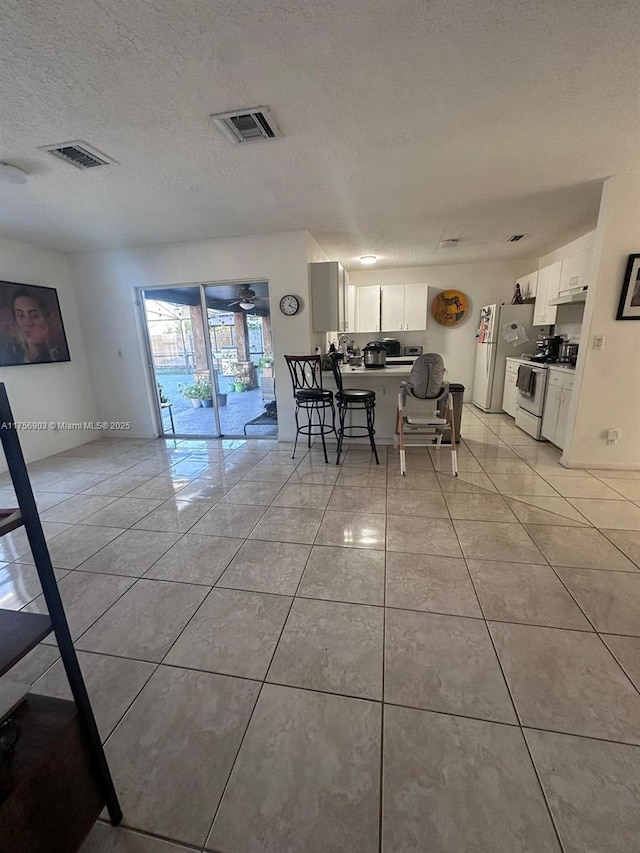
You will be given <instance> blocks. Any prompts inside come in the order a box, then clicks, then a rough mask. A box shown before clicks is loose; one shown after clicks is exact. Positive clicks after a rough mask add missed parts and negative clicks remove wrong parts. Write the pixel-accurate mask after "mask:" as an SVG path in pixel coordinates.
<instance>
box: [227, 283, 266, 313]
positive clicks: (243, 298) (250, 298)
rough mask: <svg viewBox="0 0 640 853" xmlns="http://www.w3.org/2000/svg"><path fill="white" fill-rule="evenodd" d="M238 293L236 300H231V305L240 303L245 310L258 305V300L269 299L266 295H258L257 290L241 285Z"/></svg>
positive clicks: (264, 300)
mask: <svg viewBox="0 0 640 853" xmlns="http://www.w3.org/2000/svg"><path fill="white" fill-rule="evenodd" d="M236 295H237V297H238V298H237V299H236V300H235V301H234V302H230V303H229V307H231V306H232V305H239V306H240V307H241V308H242V309H243V311H251V309H252V308H255V307H256V303H257V302H268V301H269V300H268V298H267V297H265V296H256V292H255V290H252V289H251V288H250V287H241V288H240V290H239V291H238V293H237V294H236Z"/></svg>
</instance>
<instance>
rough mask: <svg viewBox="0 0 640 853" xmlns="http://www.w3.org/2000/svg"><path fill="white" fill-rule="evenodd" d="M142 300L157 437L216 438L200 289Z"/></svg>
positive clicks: (162, 291) (171, 290)
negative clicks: (158, 423)
mask: <svg viewBox="0 0 640 853" xmlns="http://www.w3.org/2000/svg"><path fill="white" fill-rule="evenodd" d="M142 301H143V305H144V313H145V319H146V325H147V338H148V342H149V353H150V359H151V369H152V373H153V381H154V385H155V388H156V390H157V406H158V410H159V416H160V421H161V423H162V433H163V435H178V436H201V437H217V436H219V435H220V423H219V418H218V416H217V405H216V397H215V394H214V393H213V391H214V388H215V377H214V376H213V373H212V369H211V358H210V354H209V347H208V337H207V335H206V333H205V325H204V321H203V317H204V312H203V307H202V288H201V287H200V286H199V285H192V286H185V287H160V288H156V289H153V290H145V291H143V292H142Z"/></svg>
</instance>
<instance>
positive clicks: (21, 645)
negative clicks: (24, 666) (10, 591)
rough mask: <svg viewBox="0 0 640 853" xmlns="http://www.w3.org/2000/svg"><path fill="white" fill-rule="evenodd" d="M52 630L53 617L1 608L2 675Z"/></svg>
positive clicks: (0, 672)
mask: <svg viewBox="0 0 640 853" xmlns="http://www.w3.org/2000/svg"><path fill="white" fill-rule="evenodd" d="M51 631H52V627H51V619H50V618H49V617H48V616H46V615H44V614H42V613H24V612H23V611H19V610H2V609H0V637H2V644H1V645H0V676H2V675H4V674H5V672H7V671H8V670H9V669H11V667H12V666H14V665H15V664H16V663H18V661H19V660H20V658H23V657H24V656H25V655H26V654H27V653H28V652H30V651H31V649H33V648H35V646H37V645H38V643H39V642H40V641H41V640H43V639H44V638H45V637H46V636H47V634H50V633H51Z"/></svg>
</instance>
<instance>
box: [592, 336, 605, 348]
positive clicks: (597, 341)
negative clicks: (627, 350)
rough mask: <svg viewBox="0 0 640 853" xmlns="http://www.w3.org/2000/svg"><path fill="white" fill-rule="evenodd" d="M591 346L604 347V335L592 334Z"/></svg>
mask: <svg viewBox="0 0 640 853" xmlns="http://www.w3.org/2000/svg"><path fill="white" fill-rule="evenodd" d="M593 348H594V349H604V335H594V338H593Z"/></svg>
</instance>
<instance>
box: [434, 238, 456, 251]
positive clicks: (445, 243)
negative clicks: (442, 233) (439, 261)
mask: <svg viewBox="0 0 640 853" xmlns="http://www.w3.org/2000/svg"><path fill="white" fill-rule="evenodd" d="M459 242H460V241H459V240H458V239H457V238H451V239H450V240H441V241H440V243H439V246H440V248H441V249H457V248H458V243H459Z"/></svg>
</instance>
